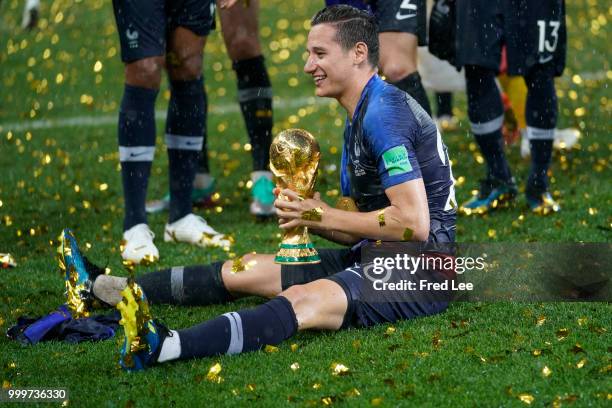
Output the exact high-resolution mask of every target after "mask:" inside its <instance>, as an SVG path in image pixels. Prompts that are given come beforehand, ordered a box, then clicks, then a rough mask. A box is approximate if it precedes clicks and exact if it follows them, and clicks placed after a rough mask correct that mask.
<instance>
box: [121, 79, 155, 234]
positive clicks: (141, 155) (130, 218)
mask: <svg viewBox="0 0 612 408" xmlns="http://www.w3.org/2000/svg"><path fill="white" fill-rule="evenodd" d="M157 93H158V90H156V89H148V88H140V87H137V86H131V85H127V84H126V85H125V88H124V91H123V99H122V100H121V108H120V109H119V123H118V135H119V161H120V162H121V179H122V182H123V198H124V201H125V218H124V219H123V229H124V231H125V230H128V229H130V228H132V227H133V226H134V225H136V224H141V223H146V222H147V217H146V213H145V200H146V198H147V185H148V183H149V175H150V173H151V162H152V161H153V157H154V155H155V98H157Z"/></svg>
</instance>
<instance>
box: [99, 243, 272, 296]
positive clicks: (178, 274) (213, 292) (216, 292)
mask: <svg viewBox="0 0 612 408" xmlns="http://www.w3.org/2000/svg"><path fill="white" fill-rule="evenodd" d="M136 282H137V283H138V284H139V285H140V286H141V287H142V289H143V291H144V293H145V294H146V296H147V299H148V300H149V301H150V302H152V303H155V304H174V305H184V306H204V305H210V304H218V303H224V302H228V301H231V300H233V299H236V298H240V297H244V296H261V297H266V298H272V297H274V296H276V295H278V294H279V293H280V292H281V291H282V289H281V265H279V264H276V263H274V255H265V254H254V253H249V254H246V255H244V256H242V257H239V258H235V259H232V260H227V261H225V262H214V263H212V264H209V265H191V266H175V267H173V268H169V269H162V270H158V271H154V272H148V273H145V274H143V275H140V276H138V277H137V278H136ZM126 286H127V278H123V277H118V276H111V275H100V276H98V277H97V278H96V279H95V281H94V284H93V292H94V295H95V296H96V298H97V299H99V300H101V301H103V302H105V303H107V304H109V305H111V306H114V305H116V304H117V303H119V302H120V301H121V291H122V290H123V289H125V287H126Z"/></svg>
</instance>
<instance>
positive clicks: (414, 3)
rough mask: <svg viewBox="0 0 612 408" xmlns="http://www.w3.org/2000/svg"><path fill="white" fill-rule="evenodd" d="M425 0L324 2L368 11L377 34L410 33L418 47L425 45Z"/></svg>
mask: <svg viewBox="0 0 612 408" xmlns="http://www.w3.org/2000/svg"><path fill="white" fill-rule="evenodd" d="M425 3H426V0H370V1H368V2H365V1H363V0H326V1H325V4H326V5H327V6H332V5H336V4H347V5H349V6H353V7H357V8H360V9H362V10H367V11H370V12H372V13H373V14H374V16H375V17H376V22H377V23H378V32H380V33H385V32H400V33H410V34H414V35H416V36H417V38H418V40H419V45H427V10H426V5H425Z"/></svg>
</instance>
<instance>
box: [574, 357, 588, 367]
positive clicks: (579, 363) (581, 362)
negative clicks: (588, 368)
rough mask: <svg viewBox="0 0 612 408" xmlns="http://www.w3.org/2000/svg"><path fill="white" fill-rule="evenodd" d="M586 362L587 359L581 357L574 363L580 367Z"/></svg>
mask: <svg viewBox="0 0 612 408" xmlns="http://www.w3.org/2000/svg"><path fill="white" fill-rule="evenodd" d="M586 363H587V359H586V358H583V359H581V360H580V361H578V362H577V363H576V368H582V367H584V366H585V365H586Z"/></svg>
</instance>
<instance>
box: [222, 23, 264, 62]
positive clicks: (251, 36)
mask: <svg viewBox="0 0 612 408" xmlns="http://www.w3.org/2000/svg"><path fill="white" fill-rule="evenodd" d="M225 44H226V48H227V53H228V54H229V56H230V58H231V59H232V61H240V60H245V59H249V58H255V57H258V56H260V55H261V46H260V44H259V39H258V38H257V33H250V32H249V31H248V30H247V29H243V28H238V29H237V30H236V32H235V33H234V35H233V36H232V38H228V39H227V40H226V43H225Z"/></svg>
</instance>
